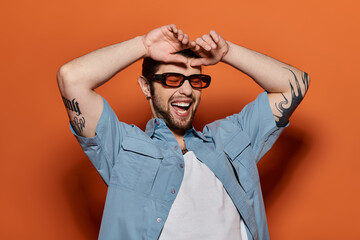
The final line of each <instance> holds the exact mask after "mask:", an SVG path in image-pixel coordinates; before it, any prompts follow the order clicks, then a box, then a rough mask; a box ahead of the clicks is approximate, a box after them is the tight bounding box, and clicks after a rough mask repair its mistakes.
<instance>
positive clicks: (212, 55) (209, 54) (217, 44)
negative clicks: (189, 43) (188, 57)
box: [190, 31, 229, 67]
mask: <svg viewBox="0 0 360 240" xmlns="http://www.w3.org/2000/svg"><path fill="white" fill-rule="evenodd" d="M195 42H196V45H195V47H193V48H192V49H191V50H192V51H194V52H195V53H196V54H198V55H199V56H200V58H196V59H192V61H191V62H190V65H191V66H192V67H196V66H201V65H204V66H208V65H215V64H217V63H218V62H219V61H221V60H222V59H223V57H224V56H225V55H226V54H227V53H228V51H229V44H228V43H227V42H226V41H225V40H224V38H223V37H221V36H220V35H219V34H218V33H217V32H215V31H210V32H209V34H205V35H203V36H202V37H199V38H197V39H196V40H195Z"/></svg>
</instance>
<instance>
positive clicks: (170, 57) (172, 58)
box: [164, 54, 188, 64]
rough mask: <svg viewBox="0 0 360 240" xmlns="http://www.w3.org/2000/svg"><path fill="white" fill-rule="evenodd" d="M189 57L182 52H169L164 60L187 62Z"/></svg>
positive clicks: (167, 61) (168, 61)
mask: <svg viewBox="0 0 360 240" xmlns="http://www.w3.org/2000/svg"><path fill="white" fill-rule="evenodd" d="M187 61H188V59H187V58H186V57H184V56H181V55H180V54H169V55H168V56H167V57H166V58H165V59H164V62H166V63H185V64H186V63H187Z"/></svg>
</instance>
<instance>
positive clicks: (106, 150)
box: [73, 92, 284, 240]
mask: <svg viewBox="0 0 360 240" xmlns="http://www.w3.org/2000/svg"><path fill="white" fill-rule="evenodd" d="M103 102H104V107H103V112H102V115H101V117H100V120H99V122H98V125H97V127H96V136H95V137H94V138H84V137H81V136H78V135H76V134H75V132H74V131H73V133H74V135H75V137H76V138H77V140H78V142H79V143H80V145H81V147H82V148H83V150H84V152H85V153H86V154H87V156H88V157H89V159H90V160H91V162H92V163H93V165H94V166H95V168H96V169H97V171H98V172H99V174H100V175H101V177H102V178H103V180H104V181H105V183H106V184H107V185H108V193H107V197H106V203H105V208H104V213H103V218H102V223H101V228H100V234H99V239H101V240H111V239H126V240H130V239H134V240H139V239H149V240H152V239H154V240H155V239H158V237H159V235H160V233H161V230H162V228H163V226H164V223H165V221H166V218H167V217H168V214H169V211H170V208H171V205H172V203H173V202H174V200H175V198H176V194H177V192H178V190H179V188H180V185H181V182H182V179H183V175H184V168H183V167H182V166H183V164H184V158H183V155H182V152H181V149H180V147H179V145H178V143H177V141H176V139H175V137H174V135H173V134H172V132H171V131H170V130H169V128H168V127H167V126H166V124H165V122H164V121H163V120H162V119H151V120H149V122H148V123H147V126H146V130H145V132H144V131H142V130H141V129H139V128H138V127H136V126H134V125H128V124H125V123H123V122H120V121H119V120H118V118H117V116H116V115H115V113H114V111H113V110H112V109H111V107H110V106H109V104H108V103H107V102H106V100H105V99H103ZM283 129H284V128H278V127H277V126H276V123H275V120H274V117H273V114H272V112H271V109H270V105H269V100H268V97H267V93H266V92H263V93H261V94H260V95H259V96H258V97H257V98H256V100H254V101H253V102H251V103H249V104H248V105H246V106H245V107H244V108H243V110H242V111H241V112H240V113H238V114H234V115H232V116H229V117H227V118H225V119H221V120H218V121H215V122H213V123H210V124H208V125H206V126H205V127H204V129H203V131H202V132H200V131H196V130H195V129H194V128H192V129H189V130H188V131H187V132H186V133H185V136H184V141H185V144H186V147H187V149H188V150H189V151H193V152H194V153H195V155H196V156H197V158H198V159H199V160H200V161H201V162H203V163H204V164H206V165H207V166H208V167H209V169H210V170H211V171H212V172H213V173H214V174H215V176H216V177H217V178H218V179H219V180H220V181H221V182H222V183H223V185H224V188H225V190H226V191H227V192H228V194H229V196H230V198H231V199H232V201H233V202H234V204H235V206H236V208H237V210H238V211H239V213H240V215H241V217H242V218H243V220H244V222H245V225H246V229H247V234H248V237H249V239H254V240H257V239H269V233H268V227H267V221H266V215H265V208H264V203H263V198H262V193H261V187H260V182H259V174H258V170H257V166H256V164H257V162H258V161H259V160H260V159H261V157H262V156H263V155H264V154H265V153H266V152H267V151H268V150H269V149H270V148H271V146H272V145H273V144H274V142H275V141H276V139H277V138H278V137H279V135H280V133H281V132H282V130H283ZM174 190H175V191H174Z"/></svg>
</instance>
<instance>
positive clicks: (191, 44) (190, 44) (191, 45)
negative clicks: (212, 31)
mask: <svg viewBox="0 0 360 240" xmlns="http://www.w3.org/2000/svg"><path fill="white" fill-rule="evenodd" d="M189 46H190V48H191V50H193V51H196V46H197V45H196V42H195V41H193V40H191V41H190V42H189ZM199 49H200V47H199Z"/></svg>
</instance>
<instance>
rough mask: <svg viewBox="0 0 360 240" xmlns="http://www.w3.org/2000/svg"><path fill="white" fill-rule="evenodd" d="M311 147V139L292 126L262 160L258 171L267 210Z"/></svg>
mask: <svg viewBox="0 0 360 240" xmlns="http://www.w3.org/2000/svg"><path fill="white" fill-rule="evenodd" d="M310 147H311V139H310V137H309V136H307V135H306V134H305V132H303V131H301V130H299V129H296V128H294V127H292V126H290V127H289V128H287V129H285V130H284V132H283V133H282V135H281V136H280V137H279V139H278V140H277V142H276V143H275V144H274V146H273V147H272V149H270V151H269V152H268V153H267V154H266V155H265V156H264V157H263V158H262V159H261V160H260V162H259V163H258V169H259V174H260V181H261V188H262V193H263V197H264V202H265V205H266V208H270V207H271V205H272V204H273V203H274V202H275V201H276V199H277V197H278V196H280V194H281V192H282V191H283V189H284V188H285V187H286V185H287V184H288V182H289V180H290V179H291V176H292V173H293V172H294V171H295V170H296V168H297V167H298V165H299V164H300V162H301V161H302V160H303V159H304V158H305V155H306V154H307V153H308V152H309V149H310Z"/></svg>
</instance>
